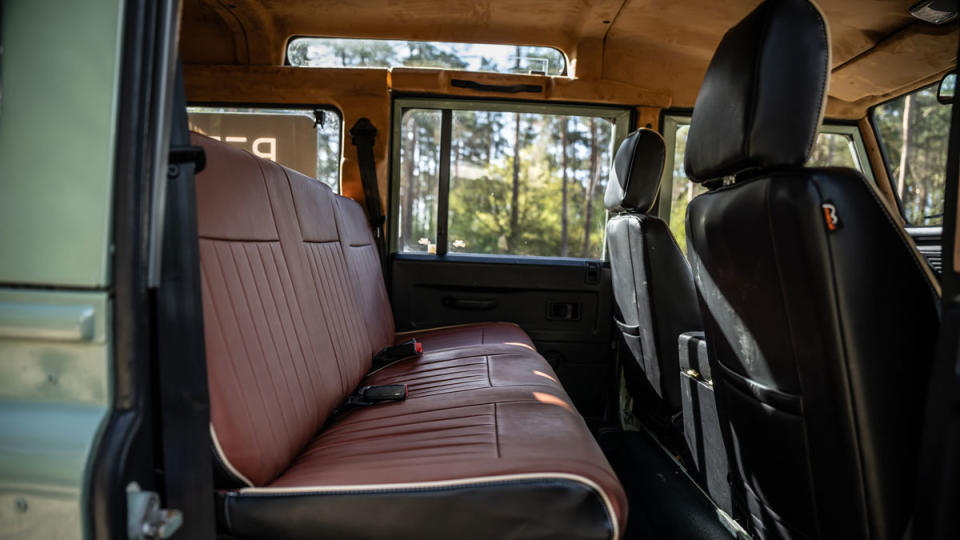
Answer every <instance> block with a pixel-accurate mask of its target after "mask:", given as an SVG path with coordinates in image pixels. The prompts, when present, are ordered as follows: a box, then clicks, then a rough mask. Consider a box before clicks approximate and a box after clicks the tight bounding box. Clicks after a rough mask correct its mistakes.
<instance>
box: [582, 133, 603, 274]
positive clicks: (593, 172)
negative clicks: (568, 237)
mask: <svg viewBox="0 0 960 540" xmlns="http://www.w3.org/2000/svg"><path fill="white" fill-rule="evenodd" d="M598 151H599V146H598V145H597V119H596V118H591V119H590V178H589V180H588V181H587V196H586V201H585V202H584V204H586V209H585V210H584V212H583V215H584V218H583V251H582V253H581V255H580V256H581V257H583V258H586V257H587V256H588V255H589V254H590V229H591V227H590V222H591V221H592V220H593V204H592V203H593V190H594V188H595V187H596V185H597V174H598V173H599V172H600V171H599V167H597V165H598V159H597V158H598V156H597V154H598Z"/></svg>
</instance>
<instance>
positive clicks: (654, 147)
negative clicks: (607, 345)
mask: <svg viewBox="0 0 960 540" xmlns="http://www.w3.org/2000/svg"><path fill="white" fill-rule="evenodd" d="M664 156H665V147H664V144H663V138H662V137H660V134H659V133H657V132H656V131H653V130H649V129H638V130H637V131H635V132H633V133H632V134H631V135H630V136H629V137H627V138H626V140H624V141H623V143H622V144H621V145H620V148H619V149H618V150H617V154H616V156H615V157H614V161H613V175H612V177H611V178H610V181H609V182H608V183H607V191H606V193H605V194H604V204H605V205H606V207H607V208H608V209H609V210H611V211H612V212H615V213H616V215H615V216H614V217H613V218H611V219H610V221H608V222H607V245H608V246H609V250H610V266H611V269H612V271H613V294H614V297H615V298H616V301H617V307H618V308H619V311H620V316H621V319H618V320H617V326H619V328H620V331H621V333H622V334H623V338H624V341H625V342H626V344H627V348H628V349H629V350H630V353H631V354H632V355H633V358H634V359H635V360H636V361H637V364H638V365H639V367H640V369H641V370H642V371H643V373H644V375H645V376H646V380H647V381H649V383H650V385H651V386H652V387H653V389H654V390H655V391H656V392H657V394H658V395H659V396H660V397H661V398H663V401H664V402H665V403H666V405H667V410H668V411H674V412H675V411H677V410H679V409H680V364H679V359H678V354H679V352H678V351H679V345H678V338H679V336H680V334H681V333H683V332H690V331H698V330H701V328H702V327H701V322H700V312H699V306H697V296H696V291H695V289H694V286H693V277H692V275H691V273H690V267H689V265H688V264H687V261H686V259H685V258H684V257H683V253H682V252H681V251H680V248H679V247H678V246H677V242H676V240H674V238H673V235H672V234H671V233H670V229H669V228H668V227H667V224H666V223H664V222H663V221H662V220H661V219H660V218H658V217H656V216H654V215H650V214H648V212H650V211H651V209H652V208H653V205H654V203H655V202H656V199H657V191H658V190H659V189H660V177H661V175H662V173H663V164H664Z"/></svg>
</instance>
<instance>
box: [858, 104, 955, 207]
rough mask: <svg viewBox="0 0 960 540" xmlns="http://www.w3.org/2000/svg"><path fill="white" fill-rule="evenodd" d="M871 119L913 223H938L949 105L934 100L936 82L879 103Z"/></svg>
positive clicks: (891, 173) (891, 180)
mask: <svg viewBox="0 0 960 540" xmlns="http://www.w3.org/2000/svg"><path fill="white" fill-rule="evenodd" d="M908 100H909V111H908V114H907V115H906V116H907V118H906V122H904V112H905V110H906V109H907V102H908ZM872 119H873V124H874V126H875V128H876V130H877V134H878V136H879V138H880V143H881V146H882V147H883V150H884V156H885V158H886V164H887V172H888V173H889V176H890V183H891V184H892V185H893V188H894V190H896V191H897V193H898V195H899V196H900V201H901V204H902V206H903V212H904V215H905V217H906V218H907V221H908V222H909V223H911V224H914V225H939V224H940V223H941V222H942V221H943V220H942V218H941V217H940V216H939V214H941V213H942V212H943V182H944V175H945V173H946V165H947V141H948V139H949V134H950V106H949V105H942V104H940V103H939V102H938V101H937V87H936V85H934V86H930V87H927V88H923V89H921V90H919V91H917V92H914V93H912V94H910V95H908V96H902V97H899V98H897V99H894V100H891V101H888V102H886V103H884V104H881V105H878V106H877V107H875V108H874V109H873V115H872ZM904 127H906V140H904ZM904 142H905V143H906V147H907V151H906V159H903V153H904V152H903V147H904ZM901 169H904V170H903V171H901ZM901 172H902V173H903V174H902V175H901Z"/></svg>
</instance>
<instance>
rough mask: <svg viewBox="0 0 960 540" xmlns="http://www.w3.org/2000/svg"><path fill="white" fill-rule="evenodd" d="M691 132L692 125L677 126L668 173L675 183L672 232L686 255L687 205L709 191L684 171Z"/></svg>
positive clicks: (671, 222) (672, 194)
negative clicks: (688, 135)
mask: <svg viewBox="0 0 960 540" xmlns="http://www.w3.org/2000/svg"><path fill="white" fill-rule="evenodd" d="M689 132H690V124H688V123H685V124H677V127H676V131H675V135H676V138H675V139H674V141H675V143H674V146H673V167H672V168H671V170H670V171H669V172H668V174H670V175H671V176H672V177H673V183H672V184H671V185H672V186H673V188H672V190H671V193H670V220H669V224H670V231H671V232H672V233H673V236H674V237H675V238H676V239H677V245H679V246H680V249H681V250H682V251H683V252H684V253H686V252H687V227H686V224H685V220H686V219H687V205H688V204H690V201H692V200H693V198H694V197H696V196H697V195H699V194H701V193H703V192H705V191H706V190H707V188H705V187H703V186H701V185H700V184H695V183H693V182H691V181H690V179H688V178H687V173H686V172H685V171H684V170H683V157H684V155H685V153H686V151H687V134H688V133H689ZM668 151H669V150H668ZM661 196H662V194H661Z"/></svg>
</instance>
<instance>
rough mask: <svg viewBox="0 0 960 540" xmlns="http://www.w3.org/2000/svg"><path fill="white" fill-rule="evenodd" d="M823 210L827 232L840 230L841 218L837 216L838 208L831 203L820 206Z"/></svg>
mask: <svg viewBox="0 0 960 540" xmlns="http://www.w3.org/2000/svg"><path fill="white" fill-rule="evenodd" d="M820 208H822V209H823V218H824V220H826V222H827V230H829V231H835V230H837V229H839V228H840V216H839V215H838V214H837V207H836V206H834V205H833V204H831V203H823V204H821V205H820Z"/></svg>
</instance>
